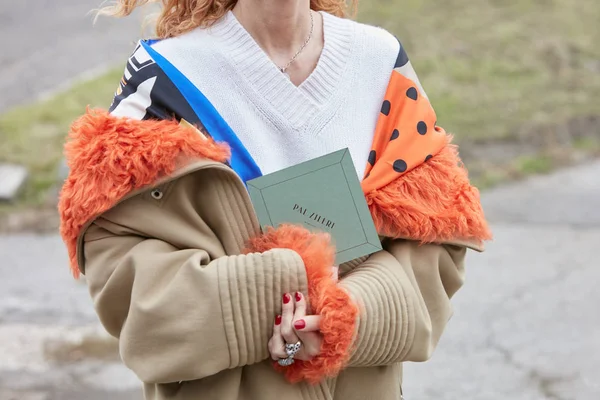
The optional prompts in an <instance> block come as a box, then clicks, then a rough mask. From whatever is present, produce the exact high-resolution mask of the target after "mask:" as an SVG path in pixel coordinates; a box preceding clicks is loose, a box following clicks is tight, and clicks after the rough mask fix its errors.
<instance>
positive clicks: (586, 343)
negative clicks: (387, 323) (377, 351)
mask: <svg viewBox="0 0 600 400" xmlns="http://www.w3.org/2000/svg"><path fill="white" fill-rule="evenodd" d="M598 176H600V162H595V163H592V164H588V165H584V166H579V167H574V168H571V169H567V170H564V171H560V172H557V173H555V174H553V175H550V176H541V177H534V178H531V179H529V180H527V181H524V182H521V183H517V184H513V185H509V186H504V187H500V188H498V189H495V190H492V191H488V192H486V193H485V194H484V196H483V203H484V206H485V209H486V213H487V215H488V216H489V218H490V220H491V221H492V226H493V230H494V233H495V240H494V241H493V242H492V243H490V244H489V246H488V249H487V251H486V252H485V253H483V254H477V253H471V254H470V255H469V258H468V265H467V282H466V285H465V287H464V288H463V289H462V290H461V291H459V293H458V294H457V295H456V297H455V301H454V305H455V315H454V317H453V318H452V320H451V321H450V323H449V326H448V329H447V332H446V333H445V334H444V336H443V337H442V340H441V342H440V344H439V347H438V349H437V350H436V352H435V354H434V356H433V358H432V359H431V360H430V361H428V362H426V363H422V364H408V365H407V366H406V376H405V398H406V399H409V400H410V399H418V400H463V399H476V400H504V399H507V398H510V399H512V400H597V399H598V398H600V368H599V367H600V340H599V338H600V313H599V312H598V306H599V305H600V290H598V289H597V287H596V285H597V284H598V282H600V269H599V265H598V264H599V262H598V256H597V253H596V250H597V249H598V247H599V245H600V212H599V211H598V205H599V204H600V179H598ZM0 260H2V263H1V264H0V293H2V296H1V297H0V355H1V356H0V388H1V389H0V400H59V399H60V400H84V399H85V400H87V399H104V398H112V399H114V400H125V399H127V400H135V399H139V398H140V393H139V386H138V383H137V381H136V378H135V376H133V374H132V373H131V372H129V371H127V370H126V369H125V368H124V367H122V366H121V365H120V363H119V362H118V360H109V361H106V360H99V359H97V358H94V357H88V358H86V357H80V358H77V357H76V358H75V360H74V361H69V362H65V360H60V359H57V358H56V357H55V356H53V352H52V351H49V350H48V349H49V348H50V349H52V346H53V345H56V344H57V343H58V344H60V343H63V344H66V345H70V346H75V347H77V344H78V343H82V342H85V340H86V338H89V337H103V336H102V329H101V328H100V327H99V326H98V323H97V321H96V317H95V315H94V312H93V310H92V304H91V300H90V298H89V296H88V294H87V289H86V287H85V285H84V284H83V283H76V282H74V281H73V280H72V278H71V277H70V275H69V271H68V267H67V263H66V253H65V250H64V246H63V245H62V243H61V241H60V238H59V237H58V236H31V235H22V236H11V237H0Z"/></svg>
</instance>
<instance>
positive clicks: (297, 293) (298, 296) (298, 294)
mask: <svg viewBox="0 0 600 400" xmlns="http://www.w3.org/2000/svg"><path fill="white" fill-rule="evenodd" d="M300 300H302V293H300V292H296V301H300Z"/></svg>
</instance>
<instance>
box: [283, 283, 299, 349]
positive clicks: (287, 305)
mask: <svg viewBox="0 0 600 400" xmlns="http://www.w3.org/2000/svg"><path fill="white" fill-rule="evenodd" d="M293 320H294V299H292V296H291V295H290V294H289V293H286V294H284V295H283V304H282V311H281V336H283V340H284V341H285V342H286V343H289V344H293V343H296V342H298V340H299V339H298V335H296V332H295V331H294V329H293V327H292V323H293Z"/></svg>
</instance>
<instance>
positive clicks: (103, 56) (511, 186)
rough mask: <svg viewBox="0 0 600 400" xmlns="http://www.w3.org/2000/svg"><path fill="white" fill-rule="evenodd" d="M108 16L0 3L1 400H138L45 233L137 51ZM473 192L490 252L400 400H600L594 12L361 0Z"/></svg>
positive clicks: (558, 4) (458, 0)
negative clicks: (416, 80)
mask: <svg viewBox="0 0 600 400" xmlns="http://www.w3.org/2000/svg"><path fill="white" fill-rule="evenodd" d="M99 5H100V0H60V1H59V0H53V1H50V0H20V1H11V2H9V1H1V2H0V37H2V38H3V43H2V45H3V46H2V51H1V52H0V72H1V73H0V400H59V399H60V400H76V399H77V400H78V399H86V400H96V399H107V398H111V399H113V400H125V399H128V400H140V399H141V394H140V391H139V385H138V383H137V380H136V378H135V376H133V375H132V373H130V372H128V371H127V370H126V369H125V368H124V367H123V366H122V365H121V364H120V361H119V356H118V351H117V347H116V344H115V342H114V340H112V339H110V338H108V337H107V336H106V335H105V334H104V333H103V330H102V328H101V327H99V325H98V322H97V318H96V316H95V314H94V311H93V308H92V303H91V300H90V298H89V296H88V294H87V289H86V287H85V283H84V282H76V281H73V279H72V278H71V276H70V273H69V270H68V267H67V262H66V251H65V249H64V246H63V244H62V242H61V240H60V237H59V236H58V234H57V228H58V218H57V213H56V202H57V193H58V190H59V187H60V184H61V182H62V180H63V179H64V173H65V168H64V165H63V164H62V162H61V161H62V155H61V152H62V144H63V141H64V137H65V135H66V133H67V131H68V127H69V124H70V122H71V121H72V120H73V119H74V118H76V117H77V116H78V115H80V114H81V113H83V112H84V110H85V107H86V106H87V105H91V106H94V107H104V108H106V107H108V105H109V104H110V102H111V100H112V94H113V92H114V90H115V89H116V86H117V84H118V82H119V79H120V77H121V74H122V71H123V68H124V65H125V60H126V59H127V57H128V55H129V53H130V52H131V51H132V50H133V48H134V44H135V42H136V41H137V39H139V38H140V37H141V36H142V29H141V21H142V19H143V16H144V14H145V13H143V12H139V13H136V14H135V15H133V16H131V17H129V18H127V19H123V20H113V19H107V18H101V19H100V20H99V21H98V23H97V24H96V25H94V24H93V17H92V16H91V15H90V14H88V12H89V11H90V10H92V9H94V8H96V7H98V6H99ZM358 18H359V20H361V21H363V22H368V23H371V24H375V25H379V26H382V27H385V28H386V29H388V30H390V31H392V32H393V33H395V34H396V35H397V36H398V37H399V38H400V39H401V41H402V43H403V44H404V46H405V47H406V49H407V52H408V54H409V57H410V58H411V60H412V62H413V64H414V66H415V68H416V70H417V72H418V73H419V75H420V79H421V82H422V83H423V85H424V87H425V89H426V90H427V92H428V94H429V97H430V98H431V101H432V103H433V106H434V107H435V108H436V111H437V113H438V120H439V121H440V125H442V126H444V127H445V128H446V129H447V130H449V131H451V132H453V133H455V135H456V142H457V143H458V144H459V145H460V147H461V155H462V157H463V159H464V161H465V163H466V165H467V167H468V168H469V170H470V173H471V177H472V179H473V181H474V182H475V183H476V184H477V185H478V186H479V187H480V188H481V190H482V199H483V202H484V207H485V209H486V213H487V215H488V217H489V219H490V221H491V222H492V227H493V230H494V233H495V240H494V241H493V242H492V243H490V244H489V246H488V250H487V252H486V253H484V254H481V255H479V254H472V255H471V256H470V258H469V259H468V266H467V271H468V273H467V284H466V286H465V288H464V289H463V290H461V291H460V292H459V293H458V294H457V296H456V300H455V316H454V318H453V320H452V322H451V323H450V325H449V327H448V331H447V333H446V334H445V335H444V337H443V339H442V341H441V343H440V346H439V348H438V350H437V351H436V353H435V354H434V357H433V359H432V360H431V361H429V362H427V363H423V364H411V365H408V366H407V368H406V369H407V371H406V376H405V385H404V386H405V398H406V399H419V400H421V399H422V400H455V399H456V400H458V399H478V400H479V399H482V400H487V399H490V400H500V399H505V398H511V399H523V400H538V399H539V400H570V399H573V400H592V399H600V311H599V309H600V291H599V290H597V289H596V286H595V285H596V284H598V283H599V282H600V265H599V264H600V263H599V262H598V257H597V253H596V250H597V248H598V246H599V245H600V161H599V160H598V158H599V156H600V44H599V43H600V2H599V1H598V0H512V1H511V0H477V1H472V0H471V1H467V0H444V1H439V0H369V1H363V2H362V4H361V5H360V12H359V16H358Z"/></svg>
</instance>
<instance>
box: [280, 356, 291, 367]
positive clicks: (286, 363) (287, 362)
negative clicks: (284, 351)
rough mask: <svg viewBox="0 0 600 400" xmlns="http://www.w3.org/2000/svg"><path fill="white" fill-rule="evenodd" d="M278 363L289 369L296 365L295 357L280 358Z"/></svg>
mask: <svg viewBox="0 0 600 400" xmlns="http://www.w3.org/2000/svg"><path fill="white" fill-rule="evenodd" d="M277 363H278V364H279V365H281V366H282V367H289V366H290V365H292V364H293V363H294V357H288V358H280V359H279V360H277Z"/></svg>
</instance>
